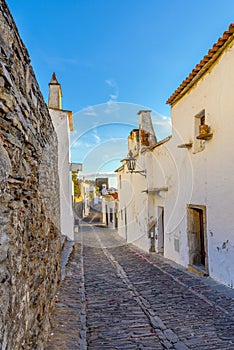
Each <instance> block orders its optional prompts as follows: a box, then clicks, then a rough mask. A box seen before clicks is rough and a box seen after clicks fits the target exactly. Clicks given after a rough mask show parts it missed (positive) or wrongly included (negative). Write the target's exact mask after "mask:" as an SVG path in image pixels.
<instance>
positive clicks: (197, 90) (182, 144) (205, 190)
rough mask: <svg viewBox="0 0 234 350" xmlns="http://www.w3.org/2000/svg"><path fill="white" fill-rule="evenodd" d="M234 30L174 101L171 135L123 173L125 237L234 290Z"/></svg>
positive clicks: (120, 178)
mask: <svg viewBox="0 0 234 350" xmlns="http://www.w3.org/2000/svg"><path fill="white" fill-rule="evenodd" d="M233 44H234V25H231V26H230V27H229V29H228V31H226V32H225V33H224V34H223V36H222V37H221V38H220V39H219V40H218V42H217V43H216V44H215V45H214V46H213V48H212V49H211V50H209V52H208V54H207V55H206V56H205V57H204V58H203V59H202V60H201V62H200V63H199V64H198V65H197V66H196V67H195V69H194V70H193V71H192V72H191V74H190V75H189V76H188V77H187V78H186V79H185V80H184V81H183V82H182V84H181V85H180V86H179V88H178V89H177V90H176V91H175V92H174V93H173V95H172V96H171V97H170V98H169V99H168V101H167V102H168V103H169V104H170V105H171V118H172V137H171V138H168V139H166V140H164V141H162V142H161V143H160V142H159V143H156V145H154V146H152V147H149V148H148V149H146V150H145V151H143V152H142V150H139V154H138V156H136V158H137V164H139V166H141V167H142V169H146V178H144V177H143V176H141V175H140V174H135V173H132V174H128V173H127V169H126V162H125V161H123V166H122V167H121V168H120V169H118V171H117V174H118V182H119V197H120V225H119V226H120V231H119V232H120V234H121V235H122V236H125V237H126V238H127V240H128V241H135V243H136V244H138V245H139V246H141V247H142V248H144V249H145V250H154V249H155V250H156V251H157V252H160V253H162V254H164V256H165V257H167V258H169V259H172V260H174V261H176V262H177V263H179V264H181V265H183V266H186V267H188V268H189V269H191V270H193V271H195V272H198V273H201V274H208V275H210V276H211V277H212V278H214V279H216V280H218V281H220V282H221V283H223V284H225V285H228V286H230V287H233V284H234V269H233V266H234V217H233V213H232V212H233V208H234V196H233V186H234V165H233V163H232V159H233V134H234V124H233V118H234V99H233V96H232V90H233V86H234V46H233Z"/></svg>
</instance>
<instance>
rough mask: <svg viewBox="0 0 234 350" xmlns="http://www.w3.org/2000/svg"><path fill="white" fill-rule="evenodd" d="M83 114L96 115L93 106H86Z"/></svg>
mask: <svg viewBox="0 0 234 350" xmlns="http://www.w3.org/2000/svg"><path fill="white" fill-rule="evenodd" d="M84 114H85V115H90V116H93V117H96V116H97V113H96V112H95V110H94V108H93V107H91V106H90V107H87V108H86V109H85V110H84Z"/></svg>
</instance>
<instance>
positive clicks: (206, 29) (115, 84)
mask: <svg viewBox="0 0 234 350" xmlns="http://www.w3.org/2000/svg"><path fill="white" fill-rule="evenodd" d="M7 3H8V5H9V7H10V10H11V12H12V14H13V16H14V19H15V21H16V24H17V26H18V29H19V32H20V34H21V37H22V39H23V41H24V43H25V44H26V46H27V48H28V51H29V54H30V56H31V61H32V66H33V68H34V71H35V73H36V77H37V80H38V82H39V85H40V88H41V90H42V93H43V95H44V97H45V100H46V101H47V96H48V82H49V81H50V78H51V74H52V72H54V71H55V72H56V74H57V77H58V80H59V82H60V83H61V85H62V90H63V108H64V109H69V110H72V111H73V112H74V119H75V127H76V130H75V134H74V136H73V140H72V141H73V148H72V156H73V160H74V161H83V160H84V158H86V157H88V154H89V155H90V151H92V147H93V148H95V149H96V147H97V146H98V147H99V146H101V144H103V145H104V144H106V142H109V141H113V139H115V140H117V139H118V140H119V139H122V140H124V139H125V140H126V137H127V134H128V133H129V130H130V129H131V127H130V126H131V125H132V124H134V125H135V124H136V125H137V122H138V120H137V115H136V110H137V106H144V108H148V109H152V110H153V111H154V112H155V115H157V118H156V121H155V124H156V123H157V121H159V122H160V121H163V120H165V117H169V115H170V109H169V106H168V105H166V104H165V102H166V100H167V98H168V97H169V96H170V95H171V94H172V93H173V91H174V90H175V89H176V88H177V87H178V86H179V84H180V83H181V81H182V80H183V79H184V78H185V77H186V76H187V75H188V74H189V73H190V71H191V70H192V69H193V68H194V66H195V65H196V64H197V63H198V62H199V61H200V60H201V59H202V57H203V56H204V55H205V54H206V53H207V51H208V50H209V49H210V48H211V47H212V45H213V43H214V42H216V41H217V39H218V37H219V36H221V35H222V34H223V32H224V31H225V30H226V29H227V28H228V26H229V24H230V23H231V22H234V1H233V0H226V1H225V2H224V3H223V2H221V1H220V0H202V1H201V0H196V1H192V0H190V1H188V0H187V1H185V0H137V1H136V0H66V1H64V0H49V1H48V0H41V1H33V0H8V1H7ZM119 102H120V103H121V104H119ZM115 103H117V106H118V109H119V110H120V111H122V107H123V105H122V104H124V105H126V106H127V108H126V110H127V111H131V112H129V113H132V114H131V115H129V116H127V117H125V119H124V121H123V120H122V119H121V118H120V120H118V118H119V117H118V116H116V115H115V117H113V116H112V115H111V114H110V113H109V119H108V120H107V121H105V122H103V120H102V112H103V111H104V110H106V108H107V109H108V108H109V107H110V106H111V108H112V109H113V107H114V106H115ZM100 105H102V106H105V107H103V111H102V112H101V114H99V112H100V107H99V106H100ZM120 105H121V107H120V108H119V106H120ZM130 105H133V106H135V107H134V108H132V107H131V108H130V109H129V108H128V107H129V106H130ZM108 106H109V107H108ZM87 111H88V112H87ZM90 111H91V112H90ZM92 111H93V113H92ZM92 114H93V118H94V120H93V121H92V123H91V124H90V123H89V122H88V123H87V119H88V118H90V117H92ZM104 114H105V113H104ZM123 114H124V113H123ZM104 119H105V118H104ZM123 122H124V124H129V129H128V128H127V127H126V125H125V126H124V127H123V126H122V127H119V128H116V127H115V129H114V135H113V129H112V127H110V128H109V129H108V128H107V127H105V128H103V127H102V124H109V123H110V124H111V123H120V124H122V123H123ZM98 123H99V124H98ZM81 125H82V126H81ZM95 126H96V130H95V129H92V128H93V127H95ZM89 128H91V129H90V131H88V130H89ZM79 129H80V130H81V129H82V130H83V131H82V132H81V131H79ZM156 132H157V130H156ZM167 132H168V125H166V129H165V134H166V133H167ZM95 133H96V134H95ZM84 135H85V136H84ZM95 135H96V136H95ZM108 135H109V136H108ZM163 136H164V135H163ZM165 136H166V135H165ZM85 138H86V140H85ZM87 138H88V139H89V141H90V142H89V145H91V146H90V147H86V146H87V144H88V143H87V142H86V141H87ZM85 143H86V146H85ZM92 143H93V146H92ZM123 143H124V142H123ZM125 145H126V142H125ZM78 146H79V147H80V148H78ZM106 147H107V148H105V150H106V149H107V150H108V149H109V153H110V152H111V150H112V149H113V148H114V149H115V148H116V145H115V147H114V146H113V147H112V148H111V147H110V145H109V144H108V145H107V144H106ZM123 151H124V147H123ZM121 152H122V148H121ZM91 153H92V152H91ZM119 153H120V152H119ZM124 155H125V154H123V156H124ZM117 158H118V157H117ZM119 158H121V155H120V154H119ZM113 159H114V156H113ZM107 162H108V161H107ZM91 163H92V162H91ZM116 164H117V162H115V165H116ZM102 165H103V164H99V165H98V164H96V165H95V166H96V168H98V167H99V168H100V167H102ZM109 165H110V163H109ZM115 165H113V164H112V165H111V166H113V167H115ZM107 168H108V166H107ZM108 169H110V167H109V168H108ZM89 170H90V171H92V169H89Z"/></svg>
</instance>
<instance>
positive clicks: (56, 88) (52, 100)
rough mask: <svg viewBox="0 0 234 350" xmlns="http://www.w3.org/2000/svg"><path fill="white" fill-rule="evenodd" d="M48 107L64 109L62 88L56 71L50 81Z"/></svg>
mask: <svg viewBox="0 0 234 350" xmlns="http://www.w3.org/2000/svg"><path fill="white" fill-rule="evenodd" d="M48 107H49V108H52V109H62V89H61V85H60V84H59V82H58V80H57V77H56V74H55V73H53V74H52V78H51V81H50V83H49V100H48Z"/></svg>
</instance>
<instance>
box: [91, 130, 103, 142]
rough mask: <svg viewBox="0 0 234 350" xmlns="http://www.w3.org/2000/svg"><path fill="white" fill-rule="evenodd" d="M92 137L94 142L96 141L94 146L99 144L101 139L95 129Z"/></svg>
mask: <svg viewBox="0 0 234 350" xmlns="http://www.w3.org/2000/svg"><path fill="white" fill-rule="evenodd" d="M92 136H93V138H94V140H95V141H96V144H99V143H100V142H101V137H100V136H99V135H98V132H97V129H96V128H95V129H93V133H92Z"/></svg>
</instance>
